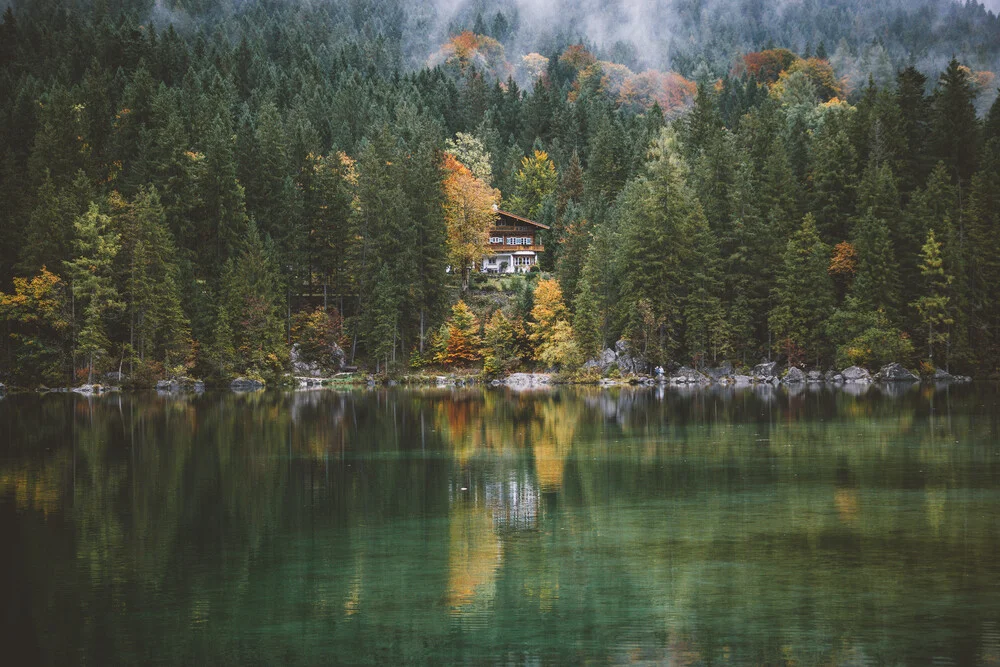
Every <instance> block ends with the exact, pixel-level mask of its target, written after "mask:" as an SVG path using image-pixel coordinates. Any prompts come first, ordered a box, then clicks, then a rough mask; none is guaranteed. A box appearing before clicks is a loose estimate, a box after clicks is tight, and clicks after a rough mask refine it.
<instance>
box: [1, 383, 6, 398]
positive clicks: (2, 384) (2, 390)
mask: <svg viewBox="0 0 1000 667" xmlns="http://www.w3.org/2000/svg"><path fill="white" fill-rule="evenodd" d="M6 393H7V385H5V384H4V383H3V382H0V396H3V395H4V394H6Z"/></svg>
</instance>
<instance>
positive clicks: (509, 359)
mask: <svg viewBox="0 0 1000 667" xmlns="http://www.w3.org/2000/svg"><path fill="white" fill-rule="evenodd" d="M515 334H516V330H515V326H514V323H513V322H511V320H510V319H509V318H508V317H507V316H506V315H504V312H503V310H502V309H499V308H498V309H497V310H496V311H494V313H493V315H492V316H491V317H490V319H489V321H488V322H487V323H486V326H485V327H484V328H483V372H484V373H486V374H487V375H489V376H496V375H502V374H503V373H505V372H507V371H509V370H511V369H512V368H514V367H515V366H516V365H517V363H518V361H519V360H520V358H519V356H518V354H517V341H516V340H515Z"/></svg>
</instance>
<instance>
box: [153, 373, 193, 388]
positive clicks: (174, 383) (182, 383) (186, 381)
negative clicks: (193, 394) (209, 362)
mask: <svg viewBox="0 0 1000 667" xmlns="http://www.w3.org/2000/svg"><path fill="white" fill-rule="evenodd" d="M156 391H159V392H178V391H205V383H204V382H202V381H201V380H195V379H194V378H189V377H187V376H183V375H182V376H181V377H176V378H170V379H169V380H160V381H159V382H157V383H156Z"/></svg>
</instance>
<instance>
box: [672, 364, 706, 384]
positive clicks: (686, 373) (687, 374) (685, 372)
mask: <svg viewBox="0 0 1000 667" xmlns="http://www.w3.org/2000/svg"><path fill="white" fill-rule="evenodd" d="M710 382H711V380H710V379H709V377H708V376H707V375H705V374H704V373H701V372H699V371H696V370H695V369H693V368H689V367H687V366H681V367H680V368H678V369H677V370H676V371H674V372H673V373H671V375H670V383H671V384H709V383H710Z"/></svg>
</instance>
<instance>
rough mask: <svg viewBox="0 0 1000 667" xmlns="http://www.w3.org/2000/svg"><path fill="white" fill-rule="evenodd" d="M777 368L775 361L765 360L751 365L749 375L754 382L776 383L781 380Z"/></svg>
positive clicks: (778, 367)
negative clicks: (751, 368)
mask: <svg viewBox="0 0 1000 667" xmlns="http://www.w3.org/2000/svg"><path fill="white" fill-rule="evenodd" d="M779 369H780V366H779V365H778V362H777V361H765V362H763V363H759V364H757V365H756V366H754V367H753V370H752V371H750V377H752V378H753V381H754V382H761V383H774V384H777V383H778V382H779V381H780V380H781V378H780V377H779V376H778V372H779Z"/></svg>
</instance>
